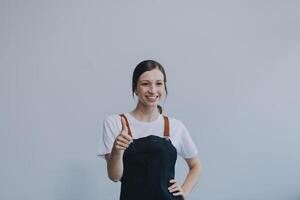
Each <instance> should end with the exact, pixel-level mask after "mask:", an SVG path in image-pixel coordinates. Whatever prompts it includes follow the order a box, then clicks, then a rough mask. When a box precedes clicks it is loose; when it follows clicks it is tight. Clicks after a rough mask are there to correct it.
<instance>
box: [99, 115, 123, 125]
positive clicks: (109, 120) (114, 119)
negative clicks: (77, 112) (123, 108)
mask: <svg viewBox="0 0 300 200" xmlns="http://www.w3.org/2000/svg"><path fill="white" fill-rule="evenodd" d="M103 126H104V127H109V128H112V129H119V128H120V127H121V116H120V115H119V114H111V115H108V116H106V117H105V118H104V120H103Z"/></svg>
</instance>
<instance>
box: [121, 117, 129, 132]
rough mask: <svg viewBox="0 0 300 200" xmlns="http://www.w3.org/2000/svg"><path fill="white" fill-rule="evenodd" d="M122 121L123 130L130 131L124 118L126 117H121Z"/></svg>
mask: <svg viewBox="0 0 300 200" xmlns="http://www.w3.org/2000/svg"><path fill="white" fill-rule="evenodd" d="M121 123H122V131H128V127H127V124H126V120H125V119H124V117H121Z"/></svg>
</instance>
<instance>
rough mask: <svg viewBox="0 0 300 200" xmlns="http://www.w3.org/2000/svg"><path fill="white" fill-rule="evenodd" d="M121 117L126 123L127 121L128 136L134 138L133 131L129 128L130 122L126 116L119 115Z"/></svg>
mask: <svg viewBox="0 0 300 200" xmlns="http://www.w3.org/2000/svg"><path fill="white" fill-rule="evenodd" d="M119 115H120V117H124V119H125V121H126V125H127V128H128V135H130V136H131V137H132V134H131V130H130V127H129V123H128V120H127V117H126V116H125V115H124V114H119Z"/></svg>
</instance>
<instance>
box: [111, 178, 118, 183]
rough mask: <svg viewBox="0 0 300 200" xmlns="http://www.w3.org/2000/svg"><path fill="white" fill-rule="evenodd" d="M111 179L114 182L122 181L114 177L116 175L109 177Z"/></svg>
mask: <svg viewBox="0 0 300 200" xmlns="http://www.w3.org/2000/svg"><path fill="white" fill-rule="evenodd" d="M109 179H110V180H111V181H113V182H115V183H116V182H118V181H120V179H118V178H114V177H109Z"/></svg>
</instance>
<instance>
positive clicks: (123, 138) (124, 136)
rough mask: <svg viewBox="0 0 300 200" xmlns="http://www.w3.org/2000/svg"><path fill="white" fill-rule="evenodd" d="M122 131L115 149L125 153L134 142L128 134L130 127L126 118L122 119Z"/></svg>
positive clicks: (117, 138)
mask: <svg viewBox="0 0 300 200" xmlns="http://www.w3.org/2000/svg"><path fill="white" fill-rule="evenodd" d="M121 123H122V130H121V132H120V134H119V135H118V136H117V137H116V140H115V142H114V146H113V148H115V149H116V150H120V151H124V150H125V149H127V147H128V146H129V144H130V143H131V142H132V137H131V136H130V135H129V134H128V127H127V125H126V121H125V119H124V117H121Z"/></svg>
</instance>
